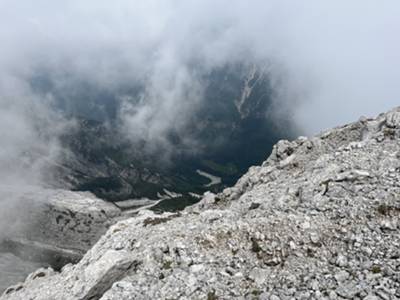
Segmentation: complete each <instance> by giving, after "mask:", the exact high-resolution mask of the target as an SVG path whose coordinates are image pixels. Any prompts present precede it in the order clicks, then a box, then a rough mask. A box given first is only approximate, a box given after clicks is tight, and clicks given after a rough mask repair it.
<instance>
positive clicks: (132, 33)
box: [0, 0, 400, 185]
mask: <svg viewBox="0 0 400 300" xmlns="http://www.w3.org/2000/svg"><path fill="white" fill-rule="evenodd" d="M399 13H400V4H398V2H397V1H390V0H388V1H384V2H378V1H369V0H367V1H365V0H364V1H352V2H350V3H349V2H348V1H335V2H329V3H326V2H321V1H304V2H302V3H296V2H292V1H274V0H269V1H261V0H253V1H251V2H249V1H239V0H238V1H227V0H220V1H217V2H216V1H210V0H205V1H194V0H186V1H182V0H169V1H162V2H160V1H151V0H150V1H146V2H145V3H143V1H128V0H119V1H117V2H115V3H113V4H110V2H108V1H104V0H96V1H93V0H89V1H84V2H82V1H77V0H71V1H62V2H59V1H58V2H57V1H56V2H55V1H50V0H39V1H35V2H34V3H33V2H31V1H27V0H26V1H24V0H19V1H11V0H2V1H1V2H0V19H1V20H2V25H3V26H1V28H0V44H1V45H2V46H1V48H0V125H1V126H0V128H1V129H0V133H1V140H0V143H1V150H0V164H1V170H0V174H1V176H2V178H8V179H9V180H5V181H4V182H10V183H12V184H17V185H21V184H22V183H23V184H33V185H38V184H40V185H45V184H46V181H45V180H43V177H45V176H43V174H46V165H47V162H48V161H49V160H51V161H55V160H56V159H57V155H58V151H59V150H60V149H59V147H58V137H59V135H60V134H61V133H62V132H63V130H64V128H66V127H68V126H67V125H68V122H69V121H70V119H69V118H68V115H79V113H80V111H81V110H82V107H83V106H84V105H83V104H85V103H89V102H90V105H89V106H86V108H85V109H86V110H88V111H89V112H86V114H88V113H89V114H90V111H91V110H93V111H95V110H96V111H97V112H99V111H100V113H101V111H102V109H105V107H107V105H108V104H109V102H118V110H117V111H116V112H115V117H116V119H117V120H118V122H119V126H120V129H121V131H122V132H123V133H124V135H125V136H127V137H129V138H131V139H132V140H136V139H142V140H145V141H147V142H148V145H149V148H151V147H159V146H160V145H164V146H165V147H170V146H171V145H168V140H167V138H166V136H167V135H168V133H169V132H170V131H171V130H174V132H176V133H178V134H179V135H181V137H182V138H183V139H186V140H187V143H188V144H189V145H193V147H195V146H196V141H193V140H191V139H190V136H188V133H187V132H186V125H187V122H188V121H189V120H190V119H191V116H192V114H193V113H194V112H195V111H196V109H197V107H198V106H199V105H200V104H201V103H202V101H203V99H204V95H203V92H204V82H203V80H204V77H205V76H206V75H207V74H209V73H210V72H211V71H212V70H214V69H215V68H219V67H223V66H225V65H229V64H235V63H250V64H255V65H260V66H267V70H268V76H269V77H270V80H271V82H272V83H273V87H274V95H275V97H274V109H275V110H276V112H275V113H274V114H272V115H273V116H275V118H276V122H277V123H278V124H280V122H281V123H282V124H280V125H281V126H286V124H285V123H284V122H283V121H281V120H286V118H287V117H290V119H291V121H292V122H293V123H294V124H295V125H296V128H297V129H298V132H299V133H301V134H313V133H316V132H318V131H320V130H322V129H325V128H329V127H332V126H336V125H338V124H341V123H344V122H349V121H352V120H354V119H357V118H358V117H359V116H360V115H374V114H376V113H379V112H381V111H384V110H387V109H389V108H391V107H393V106H395V105H397V104H398V99H399V97H400V85H399V84H398V78H400V39H399V38H398V36H399V29H400V19H399V18H398V16H399V15H400V14H399ZM138 86H141V87H144V89H142V90H141V91H140V92H137V90H136V87H138ZM87 89H91V90H95V91H97V94H98V95H108V96H107V97H99V99H97V98H95V99H91V98H90V97H87V95H86V94H85V91H86V90H87ZM100 98H101V99H100ZM87 107H89V109H88V108H87ZM94 108H95V109H94ZM62 110H64V112H65V111H66V112H67V113H66V114H62V113H60V111H62ZM94 114H95V113H94V112H93V115H94ZM276 116H278V117H276ZM266 117H267V116H266ZM268 117H271V114H269V116H268ZM280 117H282V118H280ZM35 153H40V155H35ZM38 157H40V159H39V158H38ZM43 157H44V158H45V159H44V158H43ZM14 162H15V163H14ZM10 170H11V172H10ZM20 170H23V171H22V172H21V171H20ZM27 170H28V171H27Z"/></svg>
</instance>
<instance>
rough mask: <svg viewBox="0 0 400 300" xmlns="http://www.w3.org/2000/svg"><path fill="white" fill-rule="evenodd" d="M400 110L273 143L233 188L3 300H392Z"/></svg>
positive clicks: (104, 245) (98, 247) (129, 223)
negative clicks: (270, 152) (259, 160)
mask: <svg viewBox="0 0 400 300" xmlns="http://www.w3.org/2000/svg"><path fill="white" fill-rule="evenodd" d="M399 216H400V108H397V109H394V110H392V111H390V112H388V113H385V114H381V115H379V116H378V117H377V118H375V119H368V118H361V119H360V120H359V121H358V122H355V123H352V124H349V125H345V126H343V127H338V128H335V129H332V130H329V131H327V132H324V133H322V134H320V135H318V136H315V137H312V138H305V137H300V138H298V139H297V140H295V141H292V142H289V141H280V142H278V144H276V145H275V147H274V149H273V151H272V154H271V156H270V157H269V158H268V159H267V160H266V161H265V162H264V163H263V164H262V166H257V167H252V168H250V169H249V171H248V173H247V174H246V175H244V176H243V177H242V178H241V179H240V180H239V181H238V182H237V184H236V185H235V186H234V187H231V188H228V189H225V190H224V191H223V192H222V193H220V194H216V195H215V194H212V193H207V194H205V195H204V197H203V199H202V200H201V202H199V203H198V204H196V205H195V206H192V207H189V208H187V209H185V210H184V211H182V212H180V213H164V214H159V215H157V214H154V213H153V212H150V211H147V210H142V211H140V212H139V213H138V215H137V216H135V217H132V218H129V219H126V220H122V221H119V222H117V223H116V224H114V225H113V226H111V227H110V228H109V230H108V231H107V233H106V234H104V235H103V236H102V237H101V238H100V240H99V241H98V242H97V243H96V244H95V245H94V246H93V247H92V248H91V250H89V251H88V252H87V253H86V255H85V256H84V257H83V258H82V259H81V260H80V262H79V263H77V264H76V265H72V264H69V265H66V266H64V267H63V268H62V270H61V271H60V272H55V271H53V270H52V269H41V270H38V271H36V272H35V273H33V274H31V275H30V276H29V277H28V278H27V279H26V281H25V282H24V283H20V284H17V285H15V286H13V287H10V288H8V289H7V290H6V291H5V292H4V294H3V296H2V297H1V299H2V300H6V299H7V300H11V299H32V300H39V299H43V300H50V299H51V300H57V299H59V300H69V299H71V300H72V299H80V300H89V299H91V300H94V299H102V300H128V299H207V300H216V299H271V300H278V299H282V300H284V299H288V300H289V299H366V300H375V299H399V298H400V221H399Z"/></svg>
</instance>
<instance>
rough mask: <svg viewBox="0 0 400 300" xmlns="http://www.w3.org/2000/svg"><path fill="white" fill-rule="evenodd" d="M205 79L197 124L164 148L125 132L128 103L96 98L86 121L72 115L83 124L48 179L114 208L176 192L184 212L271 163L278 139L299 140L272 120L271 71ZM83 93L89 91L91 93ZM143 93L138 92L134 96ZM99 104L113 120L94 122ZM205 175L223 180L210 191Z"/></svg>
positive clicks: (244, 68)
mask: <svg viewBox="0 0 400 300" xmlns="http://www.w3.org/2000/svg"><path fill="white" fill-rule="evenodd" d="M201 81H202V83H203V85H204V95H203V97H202V101H200V103H197V104H196V105H194V104H193V105H194V107H195V108H193V110H194V111H193V112H191V113H190V121H188V122H187V124H185V128H184V129H182V128H180V127H179V128H177V129H176V130H174V129H171V130H170V131H169V132H168V133H167V137H166V141H164V142H163V143H161V144H157V143H156V142H154V141H149V140H147V139H146V138H145V137H138V138H135V139H133V140H132V139H131V135H133V136H134V135H135V134H139V133H137V132H136V131H135V130H136V128H130V130H131V131H130V132H126V130H125V129H124V123H123V120H121V119H119V118H118V113H116V112H118V111H119V110H120V109H121V107H120V105H121V104H120V103H119V102H118V101H117V100H115V99H114V100H112V99H108V98H107V99H108V100H107V101H106V100H105V99H103V98H101V97H100V98H99V97H95V96H96V95H97V94H94V95H92V96H91V97H89V96H88V99H91V101H94V100H93V99H97V100H96V101H98V103H97V102H95V103H92V102H91V101H88V102H87V103H86V104H81V105H87V106H88V107H86V109H79V111H80V112H81V115H73V116H74V119H75V120H76V122H75V123H76V126H75V127H74V128H73V129H72V130H70V131H69V132H66V133H65V134H64V135H63V136H62V137H61V141H60V143H61V145H62V148H63V149H65V150H64V151H63V153H62V155H60V156H61V157H60V159H59V161H58V163H57V164H56V165H55V166H54V167H53V171H52V174H51V178H50V179H49V181H53V182H54V181H56V182H54V185H55V186H56V187H58V188H66V189H72V190H78V191H91V192H93V193H94V194H96V196H98V197H100V198H102V199H106V200H108V201H113V202H115V201H122V200H129V199H140V198H149V199H152V200H156V199H160V198H163V197H166V198H168V193H169V192H173V193H176V194H179V195H181V197H177V198H178V199H177V200H176V203H175V204H174V205H172V206H175V207H178V206H180V205H179V202H182V201H189V202H190V203H193V202H194V201H198V199H196V198H193V197H192V196H191V195H192V194H193V193H195V194H200V195H201V194H202V193H203V192H205V191H207V190H210V189H211V190H212V191H214V192H217V191H221V190H222V189H223V188H224V187H226V186H230V185H232V184H234V182H235V181H237V179H238V178H239V177H240V176H241V175H242V174H243V173H245V172H246V170H247V169H248V168H249V166H251V165H254V164H258V163H261V162H262V161H263V160H264V159H265V157H266V154H267V153H268V152H269V151H271V149H272V146H273V144H274V143H276V142H277V141H278V139H279V138H281V137H289V136H291V135H292V132H293V129H292V125H291V123H290V122H287V123H286V124H287V125H288V126H287V128H284V129H280V128H277V126H276V124H275V120H273V119H272V118H270V117H268V116H267V115H268V113H269V112H270V110H271V109H272V106H273V103H272V97H273V92H272V88H271V83H270V82H269V79H268V73H267V71H266V70H263V69H261V68H258V67H256V66H248V65H235V66H226V67H221V68H220V69H216V70H214V71H213V72H211V73H210V74H207V75H205V76H204V78H202V80H201ZM84 92H85V93H90V89H89V90H88V91H86V90H84ZM115 93H116V94H115V95H114V97H115V98H118V97H117V96H118V93H117V92H115ZM137 93H138V94H139V95H140V93H139V92H137ZM139 95H136V94H132V95H131V98H132V99H136V98H139ZM76 97H77V96H76ZM109 97H111V96H110V95H109ZM78 98H79V97H78ZM111 98H112V97H111ZM132 101H133V100H132ZM188 101H190V100H188ZM103 102H106V103H108V106H105V104H104V105H103ZM79 103H80V102H79ZM110 103H113V105H111V104H110ZM92 106H93V107H94V108H96V107H108V109H107V110H106V112H109V115H108V116H107V117H102V118H100V117H98V119H95V120H93V119H90V118H92V117H93V116H98V115H99V116H100V115H102V114H101V113H100V112H96V111H95V112H93V113H92V114H91V113H90V107H92ZM109 106H110V107H109ZM111 106H112V107H111ZM94 108H93V109H94ZM138 109H139V108H138ZM86 111H87V112H86ZM66 112H68V113H72V112H74V110H73V111H72V112H70V111H68V110H67V111H66ZM85 112H86V113H85ZM103 113H104V111H103ZM149 144H150V145H149ZM199 170H200V171H202V172H200V173H199V172H198V171H199ZM203 172H207V173H209V174H211V175H214V176H217V177H220V178H221V180H218V182H217V183H216V184H213V185H212V186H208V184H209V180H208V179H207V178H206V177H205V176H202V175H201V174H204V173H203ZM165 190H167V192H166V191H165Z"/></svg>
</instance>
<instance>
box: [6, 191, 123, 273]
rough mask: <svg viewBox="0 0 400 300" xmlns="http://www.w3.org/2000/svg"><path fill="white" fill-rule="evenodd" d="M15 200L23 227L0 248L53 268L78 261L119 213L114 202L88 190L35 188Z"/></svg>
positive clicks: (7, 238) (14, 232)
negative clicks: (99, 197)
mask: <svg viewBox="0 0 400 300" xmlns="http://www.w3.org/2000/svg"><path fill="white" fill-rule="evenodd" d="M15 201H17V204H16V206H15V207H14V208H15V209H20V210H21V211H23V213H20V214H19V216H18V217H17V218H18V219H23V221H22V222H23V226H20V228H19V229H18V230H14V231H11V232H12V234H11V236H9V237H7V236H6V237H5V238H4V239H3V240H2V241H1V242H0V250H3V251H6V250H8V251H10V252H13V253H16V254H18V255H19V256H21V257H25V258H28V259H30V260H32V259H33V260H36V261H42V262H45V263H49V264H50V265H52V266H53V267H56V268H58V267H61V266H63V265H64V264H65V262H68V261H79V259H80V258H81V257H82V256H83V255H84V254H85V252H86V251H87V250H89V249H90V247H92V246H93V244H95V243H96V242H97V240H98V239H99V238H100V237H101V236H102V235H103V234H104V233H105V232H106V231H107V229H108V228H109V227H110V226H111V225H112V224H113V223H115V220H116V218H118V217H119V216H120V215H121V211H120V209H119V208H117V207H116V206H115V205H113V204H111V203H107V202H105V201H103V200H100V199H98V198H96V197H95V196H94V195H93V194H91V193H79V192H70V191H65V190H51V189H39V188H35V189H31V190H28V191H26V192H24V193H22V194H21V195H19V197H18V199H16V200H15ZM18 223H21V220H18ZM12 226H13V227H15V226H14V224H12Z"/></svg>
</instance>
